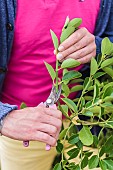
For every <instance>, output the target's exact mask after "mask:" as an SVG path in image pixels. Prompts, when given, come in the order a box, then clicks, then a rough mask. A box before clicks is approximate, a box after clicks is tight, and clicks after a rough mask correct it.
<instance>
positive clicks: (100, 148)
mask: <svg viewBox="0 0 113 170" xmlns="http://www.w3.org/2000/svg"><path fill="white" fill-rule="evenodd" d="M81 21H82V20H81V19H80V18H75V19H73V20H70V19H69V17H67V18H66V21H65V24H64V26H63V29H62V32H61V36H60V40H59V42H60V43H62V42H63V41H65V40H66V39H67V38H68V37H69V36H70V35H72V34H73V33H74V32H75V31H76V30H77V29H78V27H79V25H80V24H81ZM51 35H52V40H53V44H54V48H55V49H56V50H58V45H60V44H59V43H58V38H57V36H56V35H55V34H54V32H53V31H51ZM45 65H46V67H47V70H48V72H49V74H50V76H51V78H52V80H53V81H54V80H56V81H54V83H55V84H56V88H58V85H59V84H62V95H61V98H60V99H61V100H60V101H59V103H58V108H59V109H60V110H61V111H62V113H63V115H64V116H65V117H66V118H67V119H68V120H69V125H68V127H66V128H64V129H63V130H62V131H61V132H60V136H59V140H58V144H57V147H56V149H57V151H58V153H59V154H61V161H60V163H58V164H56V165H55V167H54V170H83V169H84V168H85V167H88V168H89V169H94V168H96V167H99V168H100V169H102V170H112V169H113V43H111V42H110V40H109V39H108V38H107V37H106V38H104V39H103V40H102V45H101V54H99V55H98V56H97V57H96V58H94V56H92V59H91V63H90V76H89V77H86V78H85V79H84V80H83V79H82V78H81V77H82V74H81V73H80V72H78V71H76V67H77V66H79V65H80V63H79V62H78V61H76V60H74V59H66V60H64V61H63V63H62V64H58V61H56V70H55V71H54V69H53V68H52V66H50V65H49V64H47V63H45ZM70 68H71V69H70ZM59 70H62V72H63V75H62V77H60V78H59V77H58V72H59ZM75 92H79V94H80V95H79V97H78V98H75V99H73V100H72V99H71V98H70V96H71V93H73V94H74V93H75ZM62 102H63V104H61V103H62ZM81 116H85V119H83V118H82V119H81ZM95 126H98V127H99V128H100V130H99V134H97V135H93V133H92V129H93V127H94V128H95ZM79 127H80V129H81V130H78V128H79ZM65 143H68V147H67V149H68V151H67V155H68V156H67V157H65ZM86 146H87V149H85V147H86ZM91 148H95V149H96V154H95V153H94V152H93V151H91V150H90V149H91ZM74 158H77V160H79V161H78V162H76V161H74Z"/></svg>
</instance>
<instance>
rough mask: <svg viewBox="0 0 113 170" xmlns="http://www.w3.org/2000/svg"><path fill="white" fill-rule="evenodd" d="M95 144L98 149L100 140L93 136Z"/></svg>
mask: <svg viewBox="0 0 113 170" xmlns="http://www.w3.org/2000/svg"><path fill="white" fill-rule="evenodd" d="M93 143H94V146H95V147H97V145H98V143H99V140H98V137H97V136H95V135H93Z"/></svg>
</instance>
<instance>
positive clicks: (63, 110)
mask: <svg viewBox="0 0 113 170" xmlns="http://www.w3.org/2000/svg"><path fill="white" fill-rule="evenodd" d="M60 110H61V111H62V113H63V115H64V116H66V117H67V118H69V115H68V106H67V105H60Z"/></svg>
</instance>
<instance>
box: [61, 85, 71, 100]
mask: <svg viewBox="0 0 113 170" xmlns="http://www.w3.org/2000/svg"><path fill="white" fill-rule="evenodd" d="M62 90H63V91H64V93H65V95H66V97H68V96H69V94H70V89H69V87H68V85H67V84H64V83H62Z"/></svg>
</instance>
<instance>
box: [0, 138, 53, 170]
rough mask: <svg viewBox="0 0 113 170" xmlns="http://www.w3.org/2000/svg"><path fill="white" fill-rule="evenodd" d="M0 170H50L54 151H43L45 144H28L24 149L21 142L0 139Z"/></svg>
mask: <svg viewBox="0 0 113 170" xmlns="http://www.w3.org/2000/svg"><path fill="white" fill-rule="evenodd" d="M0 154H1V170H50V169H51V165H52V163H53V160H54V158H55V156H56V149H55V148H51V150H50V151H45V144H44V143H41V142H37V141H32V142H30V145H29V147H24V146H23V142H22V141H17V140H13V139H10V138H7V137H5V136H1V137H0Z"/></svg>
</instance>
